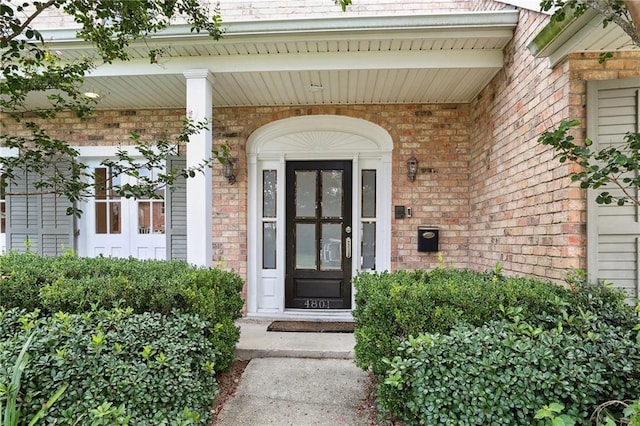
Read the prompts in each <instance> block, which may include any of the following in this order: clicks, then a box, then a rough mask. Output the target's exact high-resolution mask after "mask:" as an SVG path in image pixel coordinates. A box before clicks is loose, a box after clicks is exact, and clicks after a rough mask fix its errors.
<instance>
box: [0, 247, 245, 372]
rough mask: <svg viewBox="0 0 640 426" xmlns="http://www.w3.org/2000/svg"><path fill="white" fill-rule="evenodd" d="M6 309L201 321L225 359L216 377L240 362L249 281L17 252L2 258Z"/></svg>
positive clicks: (1, 296)
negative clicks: (187, 316) (239, 323)
mask: <svg viewBox="0 0 640 426" xmlns="http://www.w3.org/2000/svg"><path fill="white" fill-rule="evenodd" d="M0 275H2V279H1V280H0V306H3V307H5V308H12V307H18V308H23V309H27V310H34V309H40V310H41V311H42V312H43V313H44V314H51V313H54V312H58V311H63V312H69V313H81V312H89V311H91V310H95V309H99V308H104V309H111V308H114V307H118V306H120V307H131V308H133V310H134V312H136V313H143V312H157V313H161V314H165V315H166V314H170V313H171V312H172V311H173V310H174V309H177V310H179V311H182V312H187V313H193V314H198V315H199V316H200V317H201V318H203V319H206V320H207V321H209V323H210V325H211V326H210V327H208V329H207V335H208V336H209V338H210V339H211V341H212V342H213V343H214V346H215V348H216V350H217V351H219V354H218V357H217V362H216V371H221V370H224V369H226V368H228V366H229V365H230V364H231V362H232V361H233V359H234V351H235V345H236V343H237V341H238V338H239V336H240V333H239V329H238V328H237V327H236V326H235V324H234V320H235V319H237V318H239V317H240V316H241V309H242V306H243V302H242V299H241V297H240V292H241V290H242V286H243V282H242V279H241V278H240V277H239V276H238V275H237V274H235V273H232V272H227V271H223V270H220V269H217V268H195V267H192V266H189V265H188V264H187V263H186V262H183V261H155V260H144V261H143V260H137V259H132V258H129V259H117V258H102V257H98V258H79V257H76V256H74V255H64V256H60V257H55V258H49V257H40V256H37V255H35V254H33V253H16V252H10V253H8V254H6V255H3V256H0Z"/></svg>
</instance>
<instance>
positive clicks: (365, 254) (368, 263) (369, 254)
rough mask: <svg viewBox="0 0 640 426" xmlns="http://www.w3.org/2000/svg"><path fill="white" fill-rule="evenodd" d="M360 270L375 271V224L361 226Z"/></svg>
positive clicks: (369, 223)
mask: <svg viewBox="0 0 640 426" xmlns="http://www.w3.org/2000/svg"><path fill="white" fill-rule="evenodd" d="M361 268H362V269H370V270H375V269H376V223H375V222H364V223H363V224H362V266H361Z"/></svg>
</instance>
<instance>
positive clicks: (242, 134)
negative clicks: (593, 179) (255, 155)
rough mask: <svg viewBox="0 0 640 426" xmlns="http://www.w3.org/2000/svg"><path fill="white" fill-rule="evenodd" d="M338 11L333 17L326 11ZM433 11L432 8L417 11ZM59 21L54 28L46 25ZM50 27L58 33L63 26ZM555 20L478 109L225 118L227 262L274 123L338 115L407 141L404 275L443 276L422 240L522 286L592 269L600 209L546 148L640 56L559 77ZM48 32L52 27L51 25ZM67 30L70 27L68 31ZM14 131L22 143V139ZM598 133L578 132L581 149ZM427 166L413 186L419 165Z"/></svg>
mask: <svg viewBox="0 0 640 426" xmlns="http://www.w3.org/2000/svg"><path fill="white" fill-rule="evenodd" d="M325 3H326V4H325ZM325 3H322V4H319V3H318V2H317V1H311V0H299V1H292V2H286V3H285V2H273V1H268V0H259V1H252V2H241V1H229V2H223V4H222V12H223V16H225V17H226V19H228V20H230V21H233V20H249V19H282V18H287V17H292V16H295V17H313V16H322V17H334V16H338V15H340V14H341V13H342V12H340V11H339V8H337V6H335V5H333V3H332V2H330V1H328V2H325ZM418 3H419V7H418V6H417V4H418ZM429 4H430V5H431V6H429V7H432V9H431V10H429V11H430V12H433V13H451V12H455V11H465V10H490V9H501V8H504V7H509V6H505V5H504V4H502V3H496V2H493V1H491V0H482V1H455V0H452V1H433V2H431V3H429ZM425 7H426V6H425V2H421V1H420V2H416V4H414V3H412V2H397V1H396V2H390V1H383V0H374V1H367V2H358V4H357V5H356V6H354V7H353V8H352V13H351V14H352V15H358V14H362V15H365V14H368V15H371V14H384V15H393V14H407V13H410V12H411V11H412V10H414V9H417V10H421V11H424V12H427V10H425ZM43 19H45V18H43ZM46 19H49V21H46V22H48V23H49V24H51V25H54V26H55V25H57V24H56V22H55V19H56V18H55V17H52V16H49V17H48V18H46ZM547 19H548V18H547V17H546V16H545V15H542V14H540V13H537V12H532V11H527V10H521V11H520V24H519V25H518V27H517V28H516V31H515V34H514V37H513V39H512V41H511V42H510V43H509V44H508V46H507V47H506V48H505V51H504V53H505V54H504V61H505V62H504V68H503V69H502V70H501V71H500V72H499V73H498V74H497V75H496V76H495V77H494V79H493V80H492V81H491V82H490V83H489V84H488V85H487V86H486V87H485V88H484V89H483V90H482V92H481V93H480V94H479V95H478V96H477V98H476V99H475V100H474V101H473V102H471V103H470V104H429V105H340V106H313V105H312V106H295V107H237V108H216V107H214V113H213V118H214V133H213V137H214V146H215V145H218V144H220V143H226V144H228V145H229V146H230V148H231V156H232V157H233V158H235V159H237V160H238V163H237V175H238V181H237V182H236V183H235V184H234V185H229V184H228V183H227V181H226V179H225V178H224V177H223V176H222V175H221V173H220V169H221V166H220V165H217V166H216V167H215V168H214V173H213V245H214V247H213V256H214V261H216V262H218V263H219V264H222V265H224V266H225V267H228V268H232V269H234V270H236V271H238V272H239V273H240V274H241V275H242V276H243V277H245V278H246V275H247V244H251V242H248V241H247V179H246V177H247V164H246V151H245V147H246V141H247V139H248V137H249V136H250V135H251V134H252V132H254V131H255V130H256V129H258V128H260V127H261V126H263V125H265V124H267V123H270V122H272V121H275V120H278V119H283V118H288V117H294V116H300V115H319V114H337V115H346V116H350V117H356V118H362V119H365V120H368V121H370V122H373V123H375V124H378V125H379V126H381V127H382V128H384V129H386V130H387V131H388V132H389V134H390V135H391V137H392V139H393V144H394V151H393V163H392V169H393V176H392V205H393V206H395V205H403V206H405V207H411V208H412V211H413V215H412V217H411V218H405V219H400V220H396V219H393V220H392V236H391V238H392V239H391V266H392V269H394V270H395V269H417V268H427V269H429V268H432V267H434V266H435V265H436V264H437V257H436V255H435V254H431V253H419V252H418V251H417V249H416V246H417V227H418V226H420V225H430V226H436V227H438V228H440V230H441V240H440V246H441V252H442V255H443V258H444V260H445V261H446V262H447V263H448V264H449V263H450V264H452V265H454V266H456V267H469V268H472V269H477V270H484V269H490V268H493V267H494V265H495V264H496V263H497V262H500V263H502V264H503V267H504V270H505V272H507V273H511V274H525V275H531V276H536V277H541V278H549V279H553V280H561V279H562V277H563V275H564V274H565V272H566V271H567V270H568V269H570V268H574V267H575V268H582V269H585V268H586V266H587V265H586V256H585V252H586V220H587V218H586V201H585V194H584V191H582V190H580V189H579V188H578V187H577V185H575V184H571V183H570V181H569V179H568V177H567V175H568V173H569V171H570V167H571V165H566V164H565V165H562V164H560V163H559V162H558V161H557V160H555V159H554V158H553V152H551V151H550V150H549V149H546V148H545V147H543V146H541V145H540V144H539V143H538V137H539V136H540V134H541V133H542V132H544V131H545V130H548V129H551V128H553V127H555V126H556V125H557V124H558V123H559V122H560V120H561V119H565V118H576V119H579V120H581V121H582V123H585V122H586V102H587V100H586V81H588V80H603V79H615V78H628V77H638V76H640V53H632V52H627V53H619V54H616V55H615V56H614V58H613V59H611V60H609V61H607V62H606V63H605V64H600V63H599V62H598V54H593V53H590V54H572V55H570V56H569V57H568V58H567V59H565V60H564V61H563V62H561V63H560V64H558V65H557V66H555V67H554V68H553V69H551V68H549V66H548V61H547V60H546V59H536V58H534V57H533V56H532V55H531V54H530V53H529V50H528V49H527V45H528V44H529V42H530V41H531V40H532V39H533V37H534V36H535V35H536V34H538V32H539V31H540V30H541V29H542V28H543V27H544V25H546V23H547ZM43 22H45V21H43ZM58 23H59V22H58ZM183 114H184V111H182V110H175V109H166V110H165V109H154V110H136V111H130V110H121V111H98V112H96V113H95V115H94V116H92V117H91V118H89V119H88V120H85V121H80V120H78V119H77V118H75V117H73V116H72V115H70V114H69V113H60V114H59V115H58V117H57V118H56V119H55V120H54V121H52V122H51V123H49V125H48V127H50V128H51V129H55V131H54V132H53V133H52V134H53V136H54V137H59V138H61V139H65V140H67V141H69V143H71V144H72V145H84V146H95V145H120V144H127V143H129V139H128V134H129V132H131V131H133V132H136V133H138V134H140V135H141V136H142V137H143V139H146V140H154V139H157V138H158V137H160V135H161V134H163V133H164V132H167V133H168V134H169V135H175V134H176V133H177V132H178V131H179V129H180V125H181V119H182V117H183ZM3 131H8V132H19V130H18V129H16V128H15V127H8V128H5V129H4V130H3ZM584 134H585V129H584V127H583V128H582V129H577V130H576V136H577V137H578V139H581V138H584ZM412 155H413V156H415V157H416V158H418V159H419V161H420V164H419V173H418V175H417V177H416V181H415V182H413V183H411V182H408V180H407V178H406V161H407V159H408V158H409V157H410V156H412Z"/></svg>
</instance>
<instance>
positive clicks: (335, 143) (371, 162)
mask: <svg viewBox="0 0 640 426" xmlns="http://www.w3.org/2000/svg"><path fill="white" fill-rule="evenodd" d="M392 150H393V140H392V139H391V136H390V135H389V133H388V132H387V131H386V130H385V129H383V128H382V127H380V126H378V125H376V124H373V123H371V122H368V121H366V120H362V119H358V118H353V117H346V116H337V115H310V116H300V117H292V118H287V119H283V120H278V121H274V122H271V123H269V124H266V125H265V126H263V127H261V128H259V129H258V130H256V131H255V132H254V133H253V134H252V135H251V136H250V137H249V138H248V140H247V157H248V217H247V221H248V223H247V231H248V247H249V249H248V252H247V256H248V259H247V265H248V270H247V311H248V316H253V317H267V318H275V317H288V318H298V317H304V318H318V319H322V318H342V319H344V318H350V311H348V310H345V311H331V312H326V311H306V310H285V309H284V282H285V276H284V275H285V259H284V253H285V245H286V241H285V233H284V229H285V225H286V223H285V219H286V218H285V195H284V194H285V191H286V187H285V170H286V167H285V165H286V161H287V160H332V159H344V160H351V161H352V162H353V197H354V200H359V199H360V192H361V190H360V188H361V185H360V174H361V170H362V169H363V168H366V169H372V168H373V169H376V170H377V171H378V185H377V191H378V192H377V196H378V203H377V212H376V214H377V217H376V222H377V226H378V230H377V232H376V260H377V264H376V270H378V271H384V270H389V269H390V267H391V160H392V158H391V156H392ZM269 169H274V170H276V171H277V174H278V183H277V193H278V199H277V212H278V214H277V217H276V227H277V243H276V247H277V252H278V256H277V265H276V269H275V270H268V271H267V272H266V274H267V275H268V277H267V279H268V280H269V282H270V283H271V284H272V285H274V286H275V289H273V290H272V291H270V295H269V298H268V300H267V299H266V298H265V297H263V296H261V294H262V292H263V290H264V287H263V286H264V278H265V277H266V276H267V275H265V272H264V271H265V270H263V269H262V259H261V254H262V253H261V241H262V238H261V229H262V217H261V212H260V210H261V209H260V200H261V199H262V198H261V194H262V187H261V185H262V183H261V182H262V180H261V170H269ZM359 221H360V206H359V203H357V202H354V203H353V239H354V241H360V229H359ZM356 225H357V226H356ZM353 247H354V252H353V253H354V254H353V259H359V258H360V245H359V244H357V243H355V244H353ZM352 268H353V269H352V275H355V274H357V273H358V268H359V264H358V262H355V261H354V262H353V266H352ZM274 282H275V284H273V283H274ZM354 296H355V290H353V289H352V307H355V298H354Z"/></svg>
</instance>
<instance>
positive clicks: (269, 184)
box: [262, 170, 277, 217]
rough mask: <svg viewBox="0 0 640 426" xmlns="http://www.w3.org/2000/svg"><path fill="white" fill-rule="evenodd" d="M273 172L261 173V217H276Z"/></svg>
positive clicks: (274, 174) (275, 175)
mask: <svg viewBox="0 0 640 426" xmlns="http://www.w3.org/2000/svg"><path fill="white" fill-rule="evenodd" d="M276 173H277V172H276V171H275V170H264V171H263V172H262V217H276V203H277V197H276V196H277V193H276V177H277V174H276Z"/></svg>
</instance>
